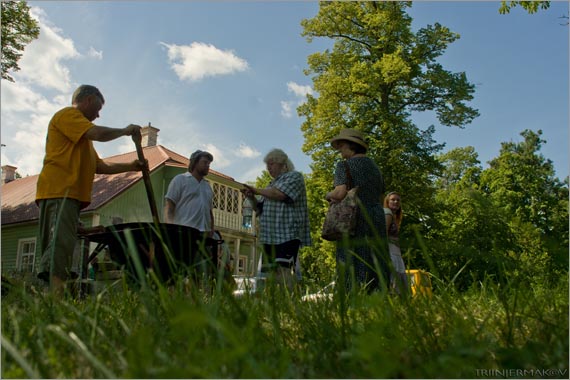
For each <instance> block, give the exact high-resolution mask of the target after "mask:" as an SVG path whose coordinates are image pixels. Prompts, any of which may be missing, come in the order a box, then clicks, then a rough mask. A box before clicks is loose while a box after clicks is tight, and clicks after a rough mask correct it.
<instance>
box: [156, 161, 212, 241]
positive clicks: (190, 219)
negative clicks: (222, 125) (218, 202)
mask: <svg viewBox="0 0 570 380" xmlns="http://www.w3.org/2000/svg"><path fill="white" fill-rule="evenodd" d="M212 161H214V157H213V156H212V155H211V154H210V153H208V152H204V151H201V150H197V151H195V152H194V153H192V155H191V156H190V165H188V173H183V174H179V175H177V176H176V177H174V178H173V179H172V181H171V182H170V185H169V186H168V191H167V193H166V196H165V201H166V202H165V203H164V221H165V222H166V223H173V224H180V225H183V226H188V227H192V228H195V229H197V230H199V231H201V232H204V233H206V234H207V235H208V237H212V236H213V234H214V214H213V212H212V209H213V207H214V204H213V196H214V193H213V192H212V188H211V187H210V184H209V183H208V182H207V181H206V180H204V177H205V176H207V175H208V173H209V171H210V163H211V162H212Z"/></svg>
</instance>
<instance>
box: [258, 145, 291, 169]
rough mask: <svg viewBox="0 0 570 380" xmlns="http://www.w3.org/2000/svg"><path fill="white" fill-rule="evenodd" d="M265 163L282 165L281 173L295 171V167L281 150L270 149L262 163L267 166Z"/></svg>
mask: <svg viewBox="0 0 570 380" xmlns="http://www.w3.org/2000/svg"><path fill="white" fill-rule="evenodd" d="M267 161H272V162H275V163H278V164H284V167H283V173H287V172H291V171H293V170H295V165H293V163H292V162H291V160H290V159H289V156H287V154H286V153H285V152H283V151H282V150H281V149H272V150H270V151H269V153H267V154H266V155H265V158H264V159H263V162H265V163H266V164H267Z"/></svg>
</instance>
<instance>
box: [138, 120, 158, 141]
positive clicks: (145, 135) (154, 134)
mask: <svg viewBox="0 0 570 380" xmlns="http://www.w3.org/2000/svg"><path fill="white" fill-rule="evenodd" d="M158 131H160V129H158V128H155V127H153V126H151V125H150V121H149V122H148V125H147V126H145V127H142V128H141V136H142V141H141V145H142V147H143V148H145V147H147V146H156V141H157V140H158Z"/></svg>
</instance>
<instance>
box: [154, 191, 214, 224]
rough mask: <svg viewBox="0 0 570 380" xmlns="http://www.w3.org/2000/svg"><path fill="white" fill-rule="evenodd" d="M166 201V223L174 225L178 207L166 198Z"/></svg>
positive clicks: (164, 212)
mask: <svg viewBox="0 0 570 380" xmlns="http://www.w3.org/2000/svg"><path fill="white" fill-rule="evenodd" d="M165 201H166V202H164V209H163V218H164V223H174V210H175V209H176V205H175V204H174V202H172V201H171V200H170V199H168V198H166V199H165ZM213 221H214V220H213V219H212V225H213V224H214V223H213Z"/></svg>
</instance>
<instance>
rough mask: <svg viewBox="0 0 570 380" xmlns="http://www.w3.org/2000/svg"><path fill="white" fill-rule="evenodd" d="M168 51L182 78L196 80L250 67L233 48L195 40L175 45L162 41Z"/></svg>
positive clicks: (170, 60)
mask: <svg viewBox="0 0 570 380" xmlns="http://www.w3.org/2000/svg"><path fill="white" fill-rule="evenodd" d="M161 45H163V46H165V47H166V48H167V51H168V60H169V62H170V63H171V65H172V66H171V67H172V69H173V70H174V72H175V73H176V75H178V78H180V80H187V81H189V82H196V81H199V80H201V79H203V78H205V77H213V76H218V75H228V74H233V73H235V72H240V71H245V70H247V69H248V68H249V65H248V63H247V61H246V60H244V59H242V58H240V57H238V56H236V55H235V54H234V52H233V51H231V50H220V49H218V48H217V47H215V46H214V45H210V44H205V43H201V42H193V43H191V44H190V45H175V44H167V43H164V42H161Z"/></svg>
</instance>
